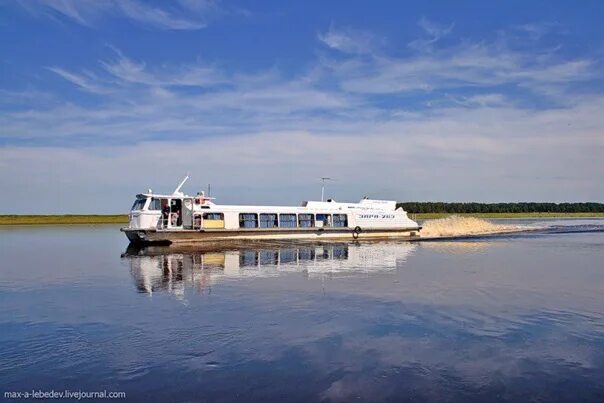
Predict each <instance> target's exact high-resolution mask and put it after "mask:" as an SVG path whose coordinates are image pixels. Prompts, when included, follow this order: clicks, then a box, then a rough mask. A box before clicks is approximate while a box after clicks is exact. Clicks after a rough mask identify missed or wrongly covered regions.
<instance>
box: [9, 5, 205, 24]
mask: <svg viewBox="0 0 604 403" xmlns="http://www.w3.org/2000/svg"><path fill="white" fill-rule="evenodd" d="M20 4H21V5H22V6H23V7H24V8H26V9H27V10H29V11H30V12H32V13H35V14H39V13H41V12H44V11H47V12H51V13H52V14H51V15H60V16H64V17H67V18H69V19H71V20H73V21H75V22H77V23H79V24H82V25H85V26H89V27H92V26H95V24H96V23H97V21H98V20H100V19H101V18H104V17H122V18H128V19H130V20H133V21H136V22H139V23H142V24H145V25H147V26H150V27H153V28H157V29H170V30H197V29H201V28H204V27H205V26H206V25H207V21H206V20H207V18H208V15H209V14H212V13H215V12H216V11H217V6H216V5H215V3H214V2H211V1H207V0H199V1H180V2H164V3H163V4H162V7H154V6H151V5H149V4H148V3H146V2H143V1H139V0H78V1H68V0H40V1H37V2H29V1H20Z"/></svg>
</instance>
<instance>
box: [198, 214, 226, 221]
mask: <svg viewBox="0 0 604 403" xmlns="http://www.w3.org/2000/svg"><path fill="white" fill-rule="evenodd" d="M203 219H204V220H224V214H223V213H204V214H203Z"/></svg>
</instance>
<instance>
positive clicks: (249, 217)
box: [239, 213, 258, 228]
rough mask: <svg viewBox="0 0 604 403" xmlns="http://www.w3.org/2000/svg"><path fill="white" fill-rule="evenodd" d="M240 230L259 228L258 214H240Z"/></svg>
mask: <svg viewBox="0 0 604 403" xmlns="http://www.w3.org/2000/svg"><path fill="white" fill-rule="evenodd" d="M239 228H258V214H256V213H241V214H239Z"/></svg>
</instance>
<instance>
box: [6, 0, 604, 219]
mask: <svg viewBox="0 0 604 403" xmlns="http://www.w3.org/2000/svg"><path fill="white" fill-rule="evenodd" d="M602 21H604V3H603V2H601V1H583V2H579V3H577V2H570V1H532V2H526V1H490V2H489V1H458V2H452V1H431V2H425V1H404V2H403V1H375V2H367V1H327V2H326V1H304V2H284V1H262V2H256V1H210V0H204V1H194V0H175V1H171V2H166V1H142V0H121V1H117V0H115V1H113V0H94V1H93V0H79V1H68V0H39V1H35V2H33V1H25V0H23V1H7V0H0V38H2V39H0V191H1V192H2V194H3V195H4V197H2V198H0V214H11V213H19V214H27V213H41V214H42V213H121V212H125V211H127V210H128V209H129V207H130V205H131V204H132V200H133V198H134V195H135V194H136V193H139V192H144V191H147V189H149V188H151V189H153V191H155V192H172V190H173V189H174V188H175V187H176V185H177V184H178V182H179V181H180V180H181V179H182V178H183V177H184V176H185V175H187V174H189V175H190V177H191V178H190V180H189V182H188V183H187V184H186V185H185V187H184V190H185V191H186V192H187V193H189V194H194V193H196V192H197V191H200V190H205V189H206V188H207V185H208V184H211V188H212V196H214V197H216V198H217V200H216V202H217V203H231V204H247V203H262V204H298V203H299V202H300V201H301V200H309V199H310V200H312V199H315V200H316V199H318V198H320V194H321V185H320V178H321V177H331V178H333V179H334V180H333V181H331V182H329V183H328V185H327V189H326V196H327V197H332V198H334V199H336V200H341V201H355V200H358V199H360V198H361V197H363V196H369V197H372V198H381V199H389V200H398V201H479V202H507V201H510V202H511V201H554V202H562V201H600V202H602V201H604V163H603V162H602V160H603V159H604V74H603V73H604V70H603V67H604V24H602Z"/></svg>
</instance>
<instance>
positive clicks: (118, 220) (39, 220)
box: [0, 213, 604, 225]
mask: <svg viewBox="0 0 604 403" xmlns="http://www.w3.org/2000/svg"><path fill="white" fill-rule="evenodd" d="M450 215H453V214H449V213H423V214H409V216H410V217H411V218H414V219H418V220H429V219H434V218H443V217H448V216H450ZM456 215H460V216H467V217H478V218H514V219H530V218H592V217H593V218H604V213H472V214H456ZM127 222H128V216H127V215H126V214H115V215H85V214H66V215H0V225H52V224H55V225H63V224H126V223H127Z"/></svg>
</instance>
